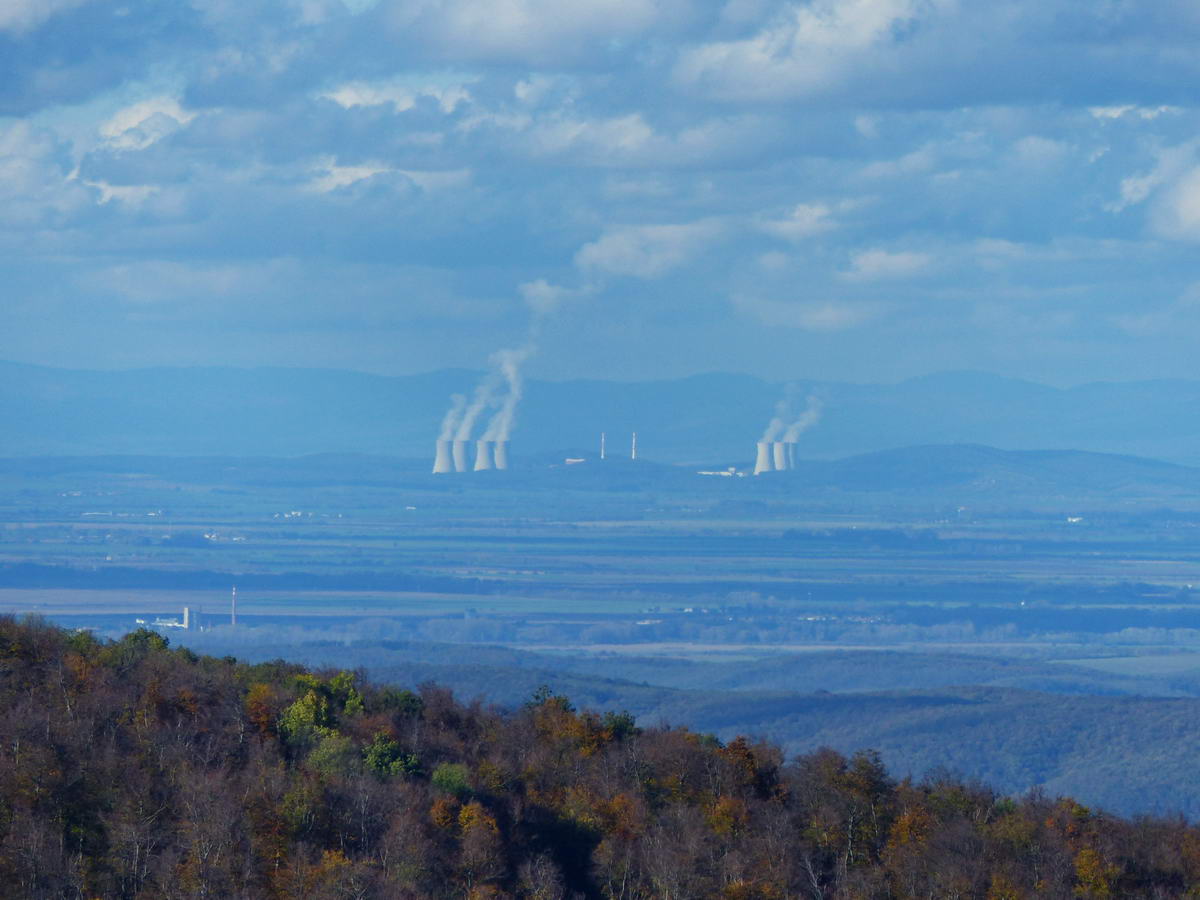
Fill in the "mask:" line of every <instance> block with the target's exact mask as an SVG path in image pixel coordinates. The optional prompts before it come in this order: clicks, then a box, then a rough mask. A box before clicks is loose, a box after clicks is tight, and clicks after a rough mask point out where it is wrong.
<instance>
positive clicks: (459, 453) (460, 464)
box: [453, 441, 471, 472]
mask: <svg viewBox="0 0 1200 900" xmlns="http://www.w3.org/2000/svg"><path fill="white" fill-rule="evenodd" d="M469 443H470V441H455V442H454V447H453V454H454V471H455V472H469V471H470V469H471V467H470V466H468V465H467V444H469Z"/></svg>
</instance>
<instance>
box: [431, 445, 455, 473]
mask: <svg viewBox="0 0 1200 900" xmlns="http://www.w3.org/2000/svg"><path fill="white" fill-rule="evenodd" d="M453 471H454V459H453V458H452V457H451V455H450V441H448V440H441V441H438V442H437V456H435V457H434V460H433V474H434V475H445V474H446V473H447V472H453Z"/></svg>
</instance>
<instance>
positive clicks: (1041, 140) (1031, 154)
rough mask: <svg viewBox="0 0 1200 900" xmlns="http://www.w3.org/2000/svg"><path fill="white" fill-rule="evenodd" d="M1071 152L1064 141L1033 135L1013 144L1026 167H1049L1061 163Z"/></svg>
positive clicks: (1014, 150)
mask: <svg viewBox="0 0 1200 900" xmlns="http://www.w3.org/2000/svg"><path fill="white" fill-rule="evenodd" d="M1069 151H1070V146H1069V145H1068V144H1067V143H1066V142H1064V141H1056V140H1054V139H1052V138H1047V137H1042V136H1041V135H1036V134H1031V135H1027V136H1026V137H1023V138H1021V139H1020V140H1018V141H1017V142H1016V143H1015V144H1013V152H1014V153H1015V154H1016V157H1017V159H1018V160H1019V161H1020V162H1021V163H1022V164H1025V165H1032V166H1048V165H1053V164H1055V163H1057V162H1059V161H1060V160H1061V159H1062V158H1063V157H1065V156H1066V155H1067V154H1068V152H1069Z"/></svg>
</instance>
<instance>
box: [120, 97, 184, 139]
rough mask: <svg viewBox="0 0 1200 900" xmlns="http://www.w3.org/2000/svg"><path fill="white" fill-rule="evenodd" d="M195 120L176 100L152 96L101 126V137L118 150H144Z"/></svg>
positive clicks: (126, 108) (123, 110) (127, 108)
mask: <svg viewBox="0 0 1200 900" xmlns="http://www.w3.org/2000/svg"><path fill="white" fill-rule="evenodd" d="M194 118H196V114H195V113H192V112H188V111H187V110H185V109H184V108H183V107H182V106H180V105H179V101H178V100H176V99H175V98H174V97H167V96H161V97H151V98H149V99H147V100H142V101H140V102H138V103H134V104H132V105H130V106H126V107H124V108H123V109H120V110H118V111H117V112H116V113H114V114H113V115H112V116H110V117H109V118H108V119H107V120H106V121H105V122H103V123H102V124H101V125H100V136H101V137H102V138H103V139H104V141H105V143H106V144H108V145H109V146H110V147H114V148H116V149H118V150H143V149H145V148H146V147H149V146H150V145H151V144H153V143H155V142H157V141H160V140H162V139H163V138H164V137H166V136H167V135H169V134H171V133H172V132H175V131H177V130H178V129H180V128H181V127H183V126H184V125H186V124H188V123H189V122H191V121H192V120H193V119H194Z"/></svg>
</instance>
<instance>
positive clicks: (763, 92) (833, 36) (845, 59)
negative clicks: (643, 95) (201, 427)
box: [675, 0, 950, 99]
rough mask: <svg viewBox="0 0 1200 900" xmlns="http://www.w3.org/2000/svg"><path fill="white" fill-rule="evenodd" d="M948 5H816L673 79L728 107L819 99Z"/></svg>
mask: <svg viewBox="0 0 1200 900" xmlns="http://www.w3.org/2000/svg"><path fill="white" fill-rule="evenodd" d="M949 5H950V3H949V0H813V2H811V3H806V4H800V3H795V4H790V5H789V6H788V7H787V8H786V12H785V13H784V14H783V15H781V16H780V17H779V18H777V19H776V20H775V21H773V22H771V23H770V24H769V25H767V26H766V27H765V28H763V29H762V30H761V31H759V32H758V33H757V34H755V35H754V36H752V37H750V38H746V39H741V40H734V41H718V42H713V43H709V44H704V45H701V46H698V47H695V48H693V49H691V50H688V51H686V52H684V53H683V54H682V56H681V58H680V60H679V63H678V65H677V66H676V69H675V77H676V78H677V79H678V80H679V81H680V82H682V83H684V84H692V85H697V86H699V87H700V88H701V89H702V90H704V91H706V92H708V93H711V94H714V95H717V96H721V97H724V98H727V99H733V98H740V99H781V98H785V97H801V96H807V95H812V94H817V93H821V92H823V91H825V90H826V89H828V88H830V87H832V86H835V85H837V84H838V83H839V82H841V81H843V80H844V79H846V78H848V77H850V76H851V75H854V74H856V73H858V72H859V71H861V69H862V68H863V65H864V64H865V63H867V64H869V63H873V62H875V59H873V57H876V56H877V54H878V53H879V50H880V48H881V47H883V46H886V45H888V44H891V43H893V42H894V41H895V39H896V36H897V34H898V32H901V31H903V30H904V29H905V28H906V27H907V26H909V25H911V24H912V23H914V22H915V21H916V20H918V19H921V18H925V17H929V16H932V15H936V14H937V13H938V12H939V10H941V9H943V8H946V7H948V6H949Z"/></svg>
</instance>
